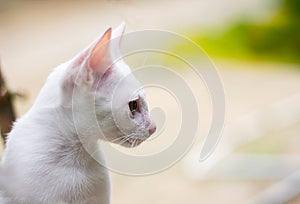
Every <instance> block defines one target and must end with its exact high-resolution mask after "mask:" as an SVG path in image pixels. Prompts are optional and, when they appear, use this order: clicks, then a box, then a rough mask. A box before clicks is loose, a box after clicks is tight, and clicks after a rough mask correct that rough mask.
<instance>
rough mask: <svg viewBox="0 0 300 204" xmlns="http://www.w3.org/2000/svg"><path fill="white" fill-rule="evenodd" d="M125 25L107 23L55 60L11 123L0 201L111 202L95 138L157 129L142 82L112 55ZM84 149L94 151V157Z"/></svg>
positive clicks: (133, 140) (124, 140) (127, 137)
mask: <svg viewBox="0 0 300 204" xmlns="http://www.w3.org/2000/svg"><path fill="white" fill-rule="evenodd" d="M124 29H125V25H124V24H121V25H120V26H119V27H118V28H117V29H115V30H114V31H112V29H111V28H109V29H108V30H107V31H106V32H105V33H104V34H103V35H102V36H101V37H100V38H99V39H97V40H96V41H95V42H94V43H92V44H91V45H90V46H89V47H88V48H87V49H85V50H84V51H83V52H81V53H80V54H78V55H77V56H76V57H74V58H73V59H72V60H70V61H68V62H66V63H64V64H62V65H60V66H58V67H57V68H56V69H55V70H54V72H53V73H52V74H51V75H50V76H49V78H48V80H47V82H46V84H45V85H44V87H43V88H42V90H41V92H40V94H39V96H38V98H37V100H36V102H35V104H34V105H33V107H32V108H31V109H30V110H29V111H28V112H27V113H26V114H25V115H24V116H23V117H22V118H20V119H19V120H18V121H17V122H16V123H15V124H14V127H13V130H12V131H11V133H10V134H9V136H8V141H7V147H6V150H5V153H4V157H3V159H2V167H1V174H0V179H1V180H0V181H1V182H0V204H12V203H14V204H58V203H72V204H109V203H110V179H109V173H108V170H107V169H106V168H105V167H104V166H102V165H101V164H99V163H98V162H97V161H96V160H98V161H102V162H101V163H103V162H104V158H103V155H102V153H101V150H100V151H99V149H98V148H99V146H97V140H98V139H99V138H100V139H102V140H106V141H110V142H114V143H120V144H121V145H123V146H126V147H133V146H136V145H138V144H140V143H141V142H143V141H144V140H146V139H147V138H148V137H149V136H150V135H151V134H152V133H153V132H155V129H156V126H155V123H154V122H153V121H152V120H151V119H150V116H149V113H148V109H147V104H146V99H145V94H144V92H143V89H141V87H140V85H139V83H138V82H137V80H136V79H135V78H134V77H133V76H132V75H131V72H130V69H129V67H128V65H127V64H126V63H125V62H124V61H123V60H122V59H118V60H117V57H118V56H119V53H120V51H119V44H120V39H121V37H122V35H123V32H124ZM112 39H114V40H112ZM120 83H121V86H119V84H120ZM116 94H117V96H115V95H116ZM113 100H114V101H113ZM95 121H96V122H95ZM97 122H98V124H99V125H95V124H97ZM99 127H100V128H99ZM99 129H101V131H102V133H100V132H101V131H99ZM88 152H98V154H97V155H96V160H95V159H94V158H92V157H91V156H90V154H89V153H88Z"/></svg>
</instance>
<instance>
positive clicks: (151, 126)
mask: <svg viewBox="0 0 300 204" xmlns="http://www.w3.org/2000/svg"><path fill="white" fill-rule="evenodd" d="M155 131H156V125H155V123H152V124H151V125H150V127H149V135H152V134H153V133H154V132H155Z"/></svg>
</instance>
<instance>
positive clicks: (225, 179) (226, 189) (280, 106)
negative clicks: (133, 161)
mask: <svg viewBox="0 0 300 204" xmlns="http://www.w3.org/2000/svg"><path fill="white" fill-rule="evenodd" d="M299 19H300V2H299V1H298V0H252V1H248V0H227V1H224V0H210V1H203V0H187V1H180V0H161V1H158V0H154V1H145V0H140V1H138V0H115V1H46V0H45V1H30V0H26V1H14V0H12V1H9V0H7V1H5V0H0V57H1V71H2V74H3V76H4V78H5V82H6V85H7V89H8V90H9V91H8V92H7V93H10V94H8V95H5V94H3V93H4V91H2V90H1V97H2V98H3V97H4V96H5V97H8V99H9V101H13V105H14V111H15V114H16V116H17V117H20V116H22V115H23V114H24V113H25V112H26V111H27V110H28V109H29V108H30V107H31V105H32V103H33V101H34V99H35V98H36V96H37V94H38V91H39V90H40V88H41V87H42V85H43V84H44V82H45V80H46V78H47V76H48V75H49V73H50V72H51V70H52V69H53V68H54V67H56V66H57V65H58V64H60V63H63V62H64V61H67V60H68V59H70V58H71V57H72V56H74V55H75V54H76V53H78V52H79V51H80V50H81V49H83V48H85V47H86V46H87V45H88V44H89V43H90V42H91V41H93V40H94V39H95V38H96V37H97V36H98V35H99V34H101V33H102V32H103V31H104V30H105V29H106V28H107V27H108V26H112V27H116V26H117V25H119V23H121V22H122V21H125V22H126V24H127V30H126V32H132V31H138V30H142V29H158V30H168V31H172V32H175V33H178V34H180V35H182V36H186V37H188V38H190V39H192V40H193V41H194V42H195V43H197V44H198V45H199V46H200V47H202V48H203V49H204V51H205V52H206V53H207V54H208V56H209V57H210V58H211V60H212V61H213V63H214V64H215V66H216V67H217V68H218V71H219V74H220V77H221V78H222V80H223V83H224V89H225V94H226V114H227V116H226V123H225V127H224V131H223V135H222V139H221V140H220V142H219V144H218V146H217V148H216V151H215V152H214V153H213V155H212V156H211V157H209V158H208V159H207V160H206V161H204V162H199V161H198V159H199V158H198V157H199V154H200V150H201V145H202V144H203V140H204V139H205V136H206V135H207V131H208V129H209V124H210V119H211V118H210V117H211V112H212V110H211V105H210V101H209V94H208V93H207V90H205V85H204V84H203V83H202V82H200V85H199V82H195V83H194V84H193V81H194V79H193V76H192V74H191V73H189V72H188V71H187V70H186V69H185V68H184V67H180V66H181V65H180V64H176V63H170V62H169V64H172V67H171V68H174V70H176V72H178V73H180V74H181V76H183V78H184V79H185V80H186V81H190V83H191V85H190V86H191V88H192V89H193V91H194V92H195V93H196V94H195V95H196V98H197V99H198V101H200V103H199V110H201V111H200V113H201V114H202V115H201V118H202V119H201V128H200V131H199V137H198V139H197V141H196V142H195V144H194V145H193V146H192V148H191V150H190V151H189V152H188V153H187V154H186V155H185V156H184V158H183V159H182V160H180V161H179V162H178V163H176V164H175V165H174V166H172V167H170V168H169V169H167V170H165V171H163V172H160V173H157V174H154V175H150V176H140V177H135V176H126V175H121V174H117V173H112V182H113V184H112V187H113V191H112V201H113V204H121V203H122V204H126V203H130V204H138V203H139V204H140V203H143V204H150V203H151V204H153V203H155V204H160V203H164V204H165V203H173V204H182V203H190V204H198V203H212V204H213V203H216V204H219V203H222V204H223V203H224V204H232V203H247V202H249V203H300V148H299V146H300V105H299V104H300V24H299ZM183 46H184V45H181V44H180V43H176V42H174V45H173V49H174V50H179V49H183ZM184 52H186V53H188V54H190V55H195V54H197V53H193V51H192V50H189V49H188V48H187V47H184ZM146 60H148V61H150V60H151V59H149V58H148V57H147V56H141V58H140V61H139V62H138V63H137V64H139V65H143V64H144V61H146ZM195 80H196V79H195ZM0 82H1V80H0ZM148 91H149V93H148V97H149V100H150V101H149V102H150V107H151V106H152V107H155V106H159V104H160V103H169V102H168V101H166V100H162V98H161V95H156V94H157V93H156V92H155V90H153V91H151V90H148ZM5 93H6V92H5ZM13 96H17V97H13ZM18 96H21V97H18ZM166 97H167V96H166ZM162 101H163V102H162ZM0 102H1V103H0V104H1V107H0V110H1V111H0V113H1V114H2V115H3V114H8V113H7V112H9V114H11V110H10V111H7V110H8V109H7V107H9V106H7V105H3V104H6V103H2V101H0ZM170 103H172V101H171V102H170ZM167 106H168V105H167ZM165 111H166V112H167V113H170V114H172V113H177V112H176V111H177V108H176V104H175V105H174V106H173V105H170V106H168V107H167V108H166V110H165ZM4 112H5V113H4ZM0 117H1V116H0ZM10 119H13V117H10ZM175 119H177V118H176V117H170V118H169V119H168V117H167V118H166V121H167V127H166V130H164V133H163V134H160V135H157V136H158V137H155V138H154V139H153V140H152V141H150V142H149V144H145V145H144V144H143V145H144V146H143V145H141V146H140V147H139V148H138V149H136V150H126V151H127V152H128V151H129V152H130V151H131V152H133V154H139V153H140V152H139V151H140V150H139V149H146V151H147V152H148V153H151V151H152V150H153V149H155V147H156V146H157V145H160V146H164V144H165V145H167V144H169V143H171V142H172V141H173V139H174V138H173V137H176V134H171V133H172V131H173V129H172V128H171V129H170V128H169V129H168V126H170V127H177V126H180V124H179V125H178V121H172V120H175ZM0 122H1V120H0ZM3 124H4V122H2V124H0V126H1V125H2V126H4V125H3ZM176 124H177V125H176ZM174 125H175V126H174ZM159 128H162V127H160V126H159ZM2 129H3V127H2ZM158 132H160V131H158ZM157 134H158V133H157ZM170 135H171V136H170ZM147 145H149V146H147ZM124 151H125V150H124Z"/></svg>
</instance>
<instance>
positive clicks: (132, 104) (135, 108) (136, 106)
mask: <svg viewBox="0 0 300 204" xmlns="http://www.w3.org/2000/svg"><path fill="white" fill-rule="evenodd" d="M128 106H129V109H130V111H131V113H132V114H134V113H135V112H139V104H138V100H134V101H130V102H129V103H128Z"/></svg>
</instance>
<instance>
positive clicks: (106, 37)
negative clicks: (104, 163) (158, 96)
mask: <svg viewBox="0 0 300 204" xmlns="http://www.w3.org/2000/svg"><path fill="white" fill-rule="evenodd" d="M124 29H125V24H124V23H123V24H121V25H120V26H119V27H118V28H117V29H115V30H112V29H111V28H109V29H107V30H106V32H105V33H104V34H103V35H102V36H101V37H100V38H99V39H97V40H96V41H95V42H93V43H92V44H91V45H90V46H89V47H88V48H87V49H86V50H84V51H83V52H81V53H80V54H79V55H77V56H76V57H75V58H74V59H72V60H71V62H70V63H69V65H68V68H67V70H66V72H65V74H64V77H63V89H62V90H63V91H62V93H63V98H64V101H65V102H63V103H65V104H70V103H71V100H73V102H74V100H75V102H76V104H79V107H80V109H82V110H84V111H82V112H81V113H80V114H82V115H83V116H82V118H83V119H82V120H83V121H82V125H83V126H84V125H85V126H89V124H88V122H85V121H89V120H88V118H89V117H90V118H93V117H94V116H93V115H92V114H94V115H96V119H97V122H98V124H99V127H100V128H101V131H102V133H103V135H100V136H99V137H100V138H102V139H105V140H107V141H110V142H113V143H118V144H120V145H123V146H126V147H134V146H137V145H139V144H140V143H142V142H143V141H145V140H146V139H147V138H148V137H149V136H150V135H151V134H153V133H154V132H155V130H156V125H155V123H154V121H153V120H152V119H151V118H150V115H149V112H148V106H147V102H146V96H145V93H144V90H143V88H142V86H141V84H140V83H139V82H138V81H137V79H136V78H135V77H134V76H133V75H132V73H131V71H130V68H129V66H128V65H127V64H126V63H125V62H124V61H123V59H122V58H120V41H121V39H122V35H123V33H124ZM74 88H76V90H77V91H76V96H74V93H75V92H74ZM78 90H79V91H78ZM87 107H91V108H92V109H89V108H87ZM79 111H80V110H79ZM85 117H86V118H85ZM80 125H81V124H80ZM87 128H88V127H87ZM103 136H104V137H103Z"/></svg>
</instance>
